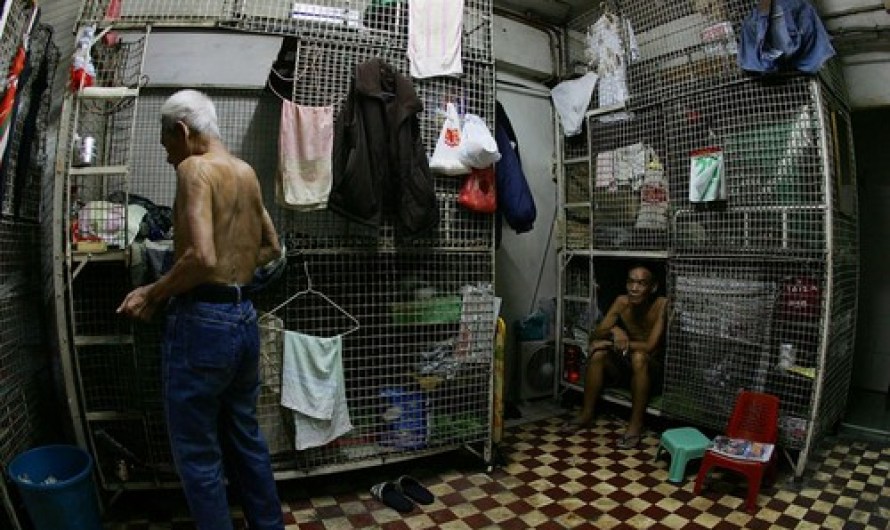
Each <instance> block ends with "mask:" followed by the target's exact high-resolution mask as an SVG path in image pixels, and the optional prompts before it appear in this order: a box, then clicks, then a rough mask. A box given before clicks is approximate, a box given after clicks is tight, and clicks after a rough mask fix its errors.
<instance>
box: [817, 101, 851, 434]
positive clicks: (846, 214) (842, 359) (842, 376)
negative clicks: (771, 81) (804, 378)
mask: <svg viewBox="0 0 890 530" xmlns="http://www.w3.org/2000/svg"><path fill="white" fill-rule="evenodd" d="M822 86H823V87H824V85H822ZM822 94H823V95H824V96H825V97H823V98H822V112H823V116H825V120H826V122H827V127H826V128H827V131H826V139H827V143H828V145H829V147H828V149H827V152H828V155H829V156H828V157H827V159H828V180H829V182H830V183H831V184H830V185H829V186H828V189H829V190H830V197H829V200H828V201H827V202H828V204H830V207H831V214H832V215H831V226H830V227H829V229H830V230H831V235H832V239H831V248H830V249H829V250H830V252H831V268H830V270H829V274H830V275H831V291H830V293H828V294H827V295H826V296H827V299H828V300H830V310H829V314H828V318H829V321H828V323H827V326H826V329H825V330H824V333H825V337H826V338H825V340H826V344H825V352H826V353H825V356H826V357H825V371H824V376H823V377H824V381H823V382H824V384H823V387H822V390H821V392H820V395H819V396H817V397H818V398H819V411H820V414H819V415H818V417H817V425H816V435H817V436H821V435H822V434H824V433H826V432H828V431H830V430H831V429H833V428H834V426H835V424H836V422H837V421H839V420H840V419H841V418H842V417H843V414H844V412H845V410H846V402H847V396H848V394H849V387H850V381H851V376H852V368H853V367H852V365H853V355H854V350H853V346H854V343H855V334H856V308H857V306H858V293H859V259H860V253H859V239H858V219H859V208H858V198H857V191H856V190H857V186H856V171H855V163H854V157H853V146H852V132H851V122H850V116H849V114H848V111H847V107H846V105H845V103H844V100H841V99H838V98H837V97H836V96H835V95H836V94H837V93H836V92H834V91H828V90H825V91H822Z"/></svg>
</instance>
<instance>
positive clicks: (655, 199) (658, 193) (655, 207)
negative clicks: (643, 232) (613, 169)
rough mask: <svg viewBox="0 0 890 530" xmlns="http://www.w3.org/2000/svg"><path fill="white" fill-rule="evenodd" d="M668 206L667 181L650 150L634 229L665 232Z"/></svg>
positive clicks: (653, 152) (652, 151)
mask: <svg viewBox="0 0 890 530" xmlns="http://www.w3.org/2000/svg"><path fill="white" fill-rule="evenodd" d="M669 205H670V199H669V194H668V181H667V178H666V177H665V174H664V166H662V164H661V161H660V160H659V159H658V156H657V155H656V154H655V151H654V150H653V149H651V148H650V149H649V161H648V163H647V164H646V175H645V176H644V177H643V184H642V187H641V188H640V212H639V214H637V224H636V227H637V228H640V229H649V230H661V231H664V230H667V221H668V207H669Z"/></svg>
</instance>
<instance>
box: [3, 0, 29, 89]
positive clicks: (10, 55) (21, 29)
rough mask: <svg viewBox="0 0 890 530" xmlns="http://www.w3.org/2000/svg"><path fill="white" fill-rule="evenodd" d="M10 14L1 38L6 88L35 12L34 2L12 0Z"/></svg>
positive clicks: (4, 84) (4, 85)
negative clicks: (10, 71)
mask: <svg viewBox="0 0 890 530" xmlns="http://www.w3.org/2000/svg"><path fill="white" fill-rule="evenodd" d="M10 1H11V2H12V5H11V6H10V7H9V16H8V17H7V19H6V20H5V21H4V24H5V25H4V27H3V36H2V38H0V72H3V74H4V77H3V81H2V86H3V89H4V90H5V89H6V86H7V84H8V83H9V78H8V77H6V74H8V73H9V70H10V66H11V65H12V62H13V60H14V59H15V56H16V52H17V51H18V50H19V48H20V47H21V46H22V43H23V39H24V36H25V33H26V32H27V30H28V24H29V22H30V20H31V14H32V13H33V8H32V3H31V2H29V1H27V0H10Z"/></svg>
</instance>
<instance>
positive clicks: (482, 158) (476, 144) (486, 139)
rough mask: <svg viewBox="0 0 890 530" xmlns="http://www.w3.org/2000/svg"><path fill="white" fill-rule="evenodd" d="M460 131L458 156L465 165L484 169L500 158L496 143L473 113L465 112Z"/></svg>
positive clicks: (486, 127) (482, 121)
mask: <svg viewBox="0 0 890 530" xmlns="http://www.w3.org/2000/svg"><path fill="white" fill-rule="evenodd" d="M461 132H462V133H463V134H462V135H461V139H460V153H459V156H460V161H461V162H462V163H463V164H464V165H465V166H469V167H472V168H476V169H485V168H487V167H488V166H490V165H492V164H494V163H495V162H497V161H498V160H500V159H501V153H499V152H498V144H497V142H495V141H494V136H492V135H491V131H489V130H488V126H487V125H485V121H484V120H483V119H482V118H480V117H479V116H477V115H475V114H470V113H467V114H465V115H464V127H463V129H462V130H461Z"/></svg>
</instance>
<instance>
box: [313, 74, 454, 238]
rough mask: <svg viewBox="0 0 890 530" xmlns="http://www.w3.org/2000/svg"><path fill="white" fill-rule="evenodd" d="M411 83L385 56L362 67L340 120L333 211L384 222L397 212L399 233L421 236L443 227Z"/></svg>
mask: <svg viewBox="0 0 890 530" xmlns="http://www.w3.org/2000/svg"><path fill="white" fill-rule="evenodd" d="M422 110H423V105H422V104H421V102H420V100H419V99H418V97H417V95H416V94H415V92H414V87H413V86H412V85H411V80H410V79H408V78H406V77H405V76H403V75H401V74H399V73H398V72H397V71H396V70H395V69H394V68H393V67H392V66H390V65H389V64H387V63H385V62H384V61H383V60H381V59H371V60H370V61H368V62H365V63H361V64H359V65H357V66H356V67H355V72H354V74H353V77H352V79H351V80H350V90H349V94H348V95H347V99H346V102H345V103H344V106H343V109H342V110H341V111H340V112H339V114H338V115H337V118H336V120H335V124H334V152H333V177H334V182H333V185H332V187H331V194H330V197H329V198H328V208H330V209H331V210H333V211H335V212H337V213H339V214H341V215H343V216H345V217H347V218H349V219H352V220H354V221H356V222H360V223H363V224H367V225H371V226H379V225H380V222H381V217H382V214H383V213H387V214H392V215H393V217H394V219H395V225H396V228H397V230H401V231H403V233H405V234H408V235H415V234H419V233H421V232H424V231H426V230H429V229H431V228H433V227H435V226H436V225H437V224H438V222H439V209H438V206H437V204H436V194H435V189H434V186H433V179H432V177H431V176H430V169H429V164H428V162H427V158H426V151H425V150H424V146H423V141H422V139H421V136H420V125H419V123H418V117H417V115H418V113H419V112H421V111H422Z"/></svg>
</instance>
